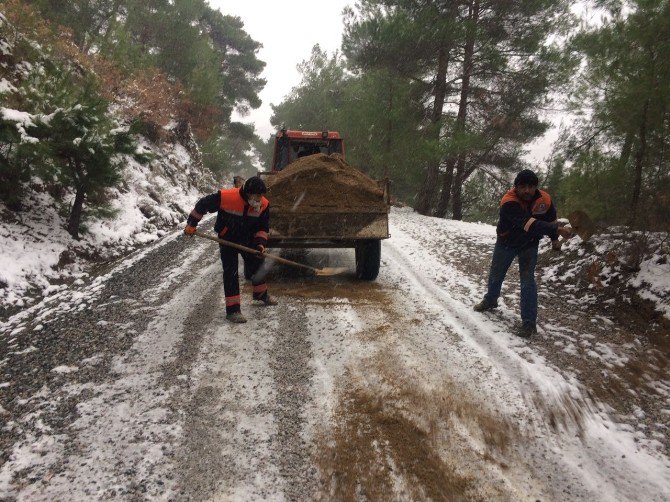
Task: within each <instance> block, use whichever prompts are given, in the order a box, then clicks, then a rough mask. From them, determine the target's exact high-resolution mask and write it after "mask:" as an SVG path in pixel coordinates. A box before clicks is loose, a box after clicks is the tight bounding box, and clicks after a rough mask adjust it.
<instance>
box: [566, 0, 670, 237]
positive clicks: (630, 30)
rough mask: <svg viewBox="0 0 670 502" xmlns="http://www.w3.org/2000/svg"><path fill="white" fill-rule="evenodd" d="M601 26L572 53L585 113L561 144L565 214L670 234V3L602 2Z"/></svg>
mask: <svg viewBox="0 0 670 502" xmlns="http://www.w3.org/2000/svg"><path fill="white" fill-rule="evenodd" d="M600 4H601V6H602V8H603V9H604V12H605V13H606V14H607V17H606V19H607V20H606V22H605V23H604V24H602V25H601V26H598V27H594V28H590V27H587V28H585V29H584V30H582V31H581V32H580V33H579V34H578V36H577V37H575V39H574V42H573V44H572V47H571V48H572V50H574V51H575V52H577V53H578V54H582V55H583V57H584V61H585V64H584V65H583V71H582V72H581V74H580V75H578V78H576V79H575V89H574V96H573V102H572V104H573V108H574V109H575V110H576V111H577V112H581V118H580V119H579V120H578V121H577V122H576V124H575V127H574V128H573V129H572V130H571V131H569V132H567V133H566V134H565V135H564V136H563V138H562V139H561V143H560V148H559V149H558V150H557V152H558V154H559V155H560V156H561V157H562V158H563V159H565V161H567V163H568V164H569V165H570V169H569V170H567V171H566V173H565V175H564V177H563V180H562V182H561V183H560V190H561V192H562V193H564V194H565V198H566V203H567V208H568V209H575V208H584V207H588V208H589V210H590V211H592V213H593V217H594V218H596V219H598V220H601V221H604V222H609V223H619V224H628V225H632V226H635V227H641V228H653V229H665V230H667V229H668V228H670V198H669V197H668V195H667V194H668V192H669V190H670V162H669V160H668V153H667V152H668V147H669V146H670V143H669V140H670V120H669V119H670V115H669V108H670V2H668V1H667V0H634V1H625V2H624V1H615V0H613V1H608V2H600Z"/></svg>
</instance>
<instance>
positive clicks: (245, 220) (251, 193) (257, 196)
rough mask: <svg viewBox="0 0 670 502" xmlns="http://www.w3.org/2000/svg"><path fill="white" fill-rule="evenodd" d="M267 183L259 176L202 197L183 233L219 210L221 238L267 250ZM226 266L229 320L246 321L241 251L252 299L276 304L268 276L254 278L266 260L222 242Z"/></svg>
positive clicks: (215, 226) (225, 289)
mask: <svg viewBox="0 0 670 502" xmlns="http://www.w3.org/2000/svg"><path fill="white" fill-rule="evenodd" d="M265 193H267V189H266V187H265V183H264V182H263V180H261V179H260V178H259V177H257V176H254V177H252V178H249V179H248V180H246V182H245V183H244V186H243V187H242V188H230V189H221V190H219V191H218V192H216V193H213V194H211V195H207V196H205V197H203V198H202V199H200V200H199V201H198V202H197V203H196V204H195V208H194V209H193V211H191V214H190V215H189V217H188V220H187V223H186V228H184V233H185V234H187V235H193V234H194V233H195V231H196V228H197V226H198V223H199V222H200V220H201V219H202V217H203V215H204V214H206V213H213V212H217V217H216V223H215V225H214V230H215V231H216V233H217V234H218V236H219V238H220V239H223V240H226V241H230V242H233V243H236V244H241V245H243V246H247V247H253V248H256V249H257V250H258V251H260V252H261V253H264V252H265V246H266V245H267V241H268V232H269V231H270V213H269V209H270V203H269V201H268V200H267V199H266V198H265V197H264V196H263V194H265ZM219 251H220V253H221V264H222V265H223V290H224V293H225V296H226V319H228V320H229V321H231V322H234V323H243V322H247V319H246V318H245V317H244V315H242V312H241V308H240V304H241V301H240V284H239V277H238V270H237V269H238V258H237V255H238V253H239V254H241V255H242V259H243V260H244V266H245V272H246V273H247V274H248V275H249V276H251V277H252V286H253V299H254V300H259V301H261V302H262V303H263V305H266V306H269V305H276V304H277V302H276V301H275V300H274V299H273V298H272V297H271V296H270V294H269V293H268V287H267V284H266V282H265V277H264V276H263V277H262V278H258V279H257V278H255V277H254V274H256V272H257V271H258V269H259V268H260V266H261V264H262V263H263V259H262V258H260V257H258V256H257V255H254V254H251V253H245V252H243V251H238V250H237V249H234V248H231V247H228V246H224V245H220V246H219Z"/></svg>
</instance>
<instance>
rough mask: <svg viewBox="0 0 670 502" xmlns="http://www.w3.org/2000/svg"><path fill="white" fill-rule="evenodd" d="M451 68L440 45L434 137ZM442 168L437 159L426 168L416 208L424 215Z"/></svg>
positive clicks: (433, 113) (438, 131) (430, 207)
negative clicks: (448, 72) (448, 70)
mask: <svg viewBox="0 0 670 502" xmlns="http://www.w3.org/2000/svg"><path fill="white" fill-rule="evenodd" d="M448 68H449V60H448V51H447V49H446V48H445V47H440V50H439V52H438V56H437V76H436V77H435V89H434V91H433V97H434V101H433V111H432V114H431V118H430V121H431V124H432V128H433V129H432V134H433V139H435V140H436V141H439V140H440V133H441V130H442V109H443V108H444V99H445V96H446V93H447V69H448ZM439 170H440V161H439V160H437V161H435V162H434V163H432V164H430V165H429V166H428V167H427V168H426V176H425V178H424V179H423V184H422V185H421V188H420V190H419V194H418V196H417V200H416V204H415V206H414V209H415V210H416V211H417V212H418V213H419V214H423V215H428V214H430V212H431V210H432V209H433V202H434V201H435V196H436V192H437V178H438V174H439Z"/></svg>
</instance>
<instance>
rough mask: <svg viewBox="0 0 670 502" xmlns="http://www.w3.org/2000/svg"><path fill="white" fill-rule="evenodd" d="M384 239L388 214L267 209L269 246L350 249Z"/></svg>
mask: <svg viewBox="0 0 670 502" xmlns="http://www.w3.org/2000/svg"><path fill="white" fill-rule="evenodd" d="M388 237H389V229H388V211H366V212H364V211H356V212H332V211H327V212H319V211H318V210H314V211H309V212H304V211H301V212H281V211H277V210H274V208H272V206H270V236H269V242H268V245H269V246H270V247H305V248H315V247H354V246H355V245H356V242H357V241H360V240H368V239H386V238H388Z"/></svg>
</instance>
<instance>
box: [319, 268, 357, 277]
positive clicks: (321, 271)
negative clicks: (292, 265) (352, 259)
mask: <svg viewBox="0 0 670 502" xmlns="http://www.w3.org/2000/svg"><path fill="white" fill-rule="evenodd" d="M347 270H349V269H348V268H347V267H324V268H317V269H316V270H315V271H314V274H315V275H324V276H328V275H338V274H342V273H344V272H346V271H347Z"/></svg>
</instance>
